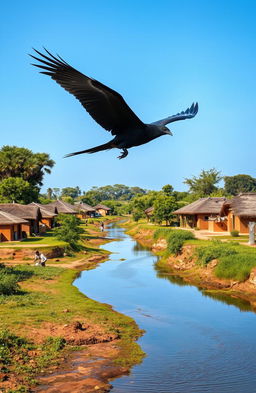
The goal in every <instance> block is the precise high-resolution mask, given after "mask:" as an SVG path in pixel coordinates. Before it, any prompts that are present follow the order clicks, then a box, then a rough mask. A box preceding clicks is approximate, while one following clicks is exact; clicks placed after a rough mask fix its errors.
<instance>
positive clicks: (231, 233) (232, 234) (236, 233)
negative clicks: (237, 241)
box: [230, 229, 239, 237]
mask: <svg viewBox="0 0 256 393" xmlns="http://www.w3.org/2000/svg"><path fill="white" fill-rule="evenodd" d="M230 235H231V236H232V237H238V236H239V231H237V230H236V229H234V230H233V231H231V232H230Z"/></svg>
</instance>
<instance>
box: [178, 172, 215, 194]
mask: <svg viewBox="0 0 256 393" xmlns="http://www.w3.org/2000/svg"><path fill="white" fill-rule="evenodd" d="M221 179H222V177H221V176H220V172H219V171H217V170H216V169H215V168H212V169H209V170H208V171H205V170H202V171H201V173H200V175H199V176H198V177H196V176H193V177H192V178H191V179H189V178H186V179H185V180H184V184H187V185H188V186H189V191H190V192H191V193H192V194H195V195H196V196H197V197H207V196H210V195H211V194H212V193H214V192H216V191H217V190H218V187H217V186H216V184H218V183H219V182H220V180H221Z"/></svg>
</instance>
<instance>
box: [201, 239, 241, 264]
mask: <svg viewBox="0 0 256 393" xmlns="http://www.w3.org/2000/svg"><path fill="white" fill-rule="evenodd" d="M237 252H238V251H237V245H230V244H227V243H223V242H221V241H219V240H211V244H210V245H207V246H202V247H197V248H196V250H195V255H196V257H197V261H198V263H199V264H201V265H203V266H206V265H207V263H209V262H211V261H212V260H213V259H219V258H220V257H225V256H230V255H232V258H233V255H235V254H237Z"/></svg>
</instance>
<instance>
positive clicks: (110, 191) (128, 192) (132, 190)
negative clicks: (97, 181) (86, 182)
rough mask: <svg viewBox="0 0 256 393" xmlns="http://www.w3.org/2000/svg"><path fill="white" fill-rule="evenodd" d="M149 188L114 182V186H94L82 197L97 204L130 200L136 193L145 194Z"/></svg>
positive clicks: (87, 201) (91, 203) (84, 200)
mask: <svg viewBox="0 0 256 393" xmlns="http://www.w3.org/2000/svg"><path fill="white" fill-rule="evenodd" d="M146 193H147V190H144V189H143V188H140V187H128V186H125V185H123V184H114V185H113V186H110V185H108V186H103V187H92V188H91V190H89V191H87V192H85V193H84V194H83V195H82V196H81V197H80V199H81V200H82V201H83V202H85V203H88V204H89V205H92V206H95V205H97V204H98V203H101V202H103V201H107V200H115V201H117V200H120V201H129V200H131V199H132V198H133V197H134V196H136V195H144V194H146Z"/></svg>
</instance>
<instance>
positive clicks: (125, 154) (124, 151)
mask: <svg viewBox="0 0 256 393" xmlns="http://www.w3.org/2000/svg"><path fill="white" fill-rule="evenodd" d="M122 150H123V151H122V154H121V156H119V157H117V158H119V160H121V159H122V158H125V157H127V156H128V150H127V149H122Z"/></svg>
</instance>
